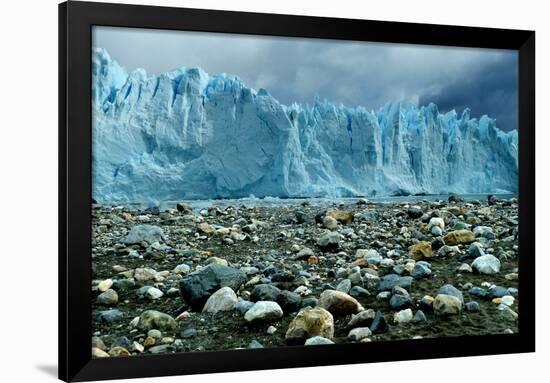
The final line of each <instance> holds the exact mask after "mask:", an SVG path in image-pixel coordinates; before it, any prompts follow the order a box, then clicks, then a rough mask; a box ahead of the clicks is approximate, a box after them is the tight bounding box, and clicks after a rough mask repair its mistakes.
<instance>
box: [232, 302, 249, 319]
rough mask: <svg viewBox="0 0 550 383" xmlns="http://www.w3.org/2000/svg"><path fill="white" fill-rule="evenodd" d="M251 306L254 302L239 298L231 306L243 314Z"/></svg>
mask: <svg viewBox="0 0 550 383" xmlns="http://www.w3.org/2000/svg"><path fill="white" fill-rule="evenodd" d="M252 306H254V302H250V301H245V300H240V301H238V302H237V303H235V306H233V308H234V309H235V310H237V311H239V312H240V313H241V314H243V315H244V314H245V313H246V312H247V311H248V310H250V308H251V307H252Z"/></svg>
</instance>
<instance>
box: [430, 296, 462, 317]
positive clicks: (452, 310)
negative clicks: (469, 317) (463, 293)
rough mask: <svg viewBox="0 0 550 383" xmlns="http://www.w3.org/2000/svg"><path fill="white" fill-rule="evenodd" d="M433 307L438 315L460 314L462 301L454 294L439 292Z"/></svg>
mask: <svg viewBox="0 0 550 383" xmlns="http://www.w3.org/2000/svg"><path fill="white" fill-rule="evenodd" d="M433 309H434V312H435V314H437V315H458V314H460V312H461V311H462V302H461V301H460V299H458V298H457V297H455V296H454V295H447V294H438V295H437V296H436V297H435V300H434V303H433Z"/></svg>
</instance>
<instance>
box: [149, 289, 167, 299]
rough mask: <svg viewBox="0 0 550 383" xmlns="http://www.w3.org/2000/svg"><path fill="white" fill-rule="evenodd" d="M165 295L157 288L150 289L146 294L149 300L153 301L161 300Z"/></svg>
mask: <svg viewBox="0 0 550 383" xmlns="http://www.w3.org/2000/svg"><path fill="white" fill-rule="evenodd" d="M163 295H164V293H163V292H162V291H160V290H159V289H157V288H156V287H151V288H149V289H148V290H147V292H146V293H145V296H146V297H147V298H149V299H152V300H155V299H160V298H162V296H163Z"/></svg>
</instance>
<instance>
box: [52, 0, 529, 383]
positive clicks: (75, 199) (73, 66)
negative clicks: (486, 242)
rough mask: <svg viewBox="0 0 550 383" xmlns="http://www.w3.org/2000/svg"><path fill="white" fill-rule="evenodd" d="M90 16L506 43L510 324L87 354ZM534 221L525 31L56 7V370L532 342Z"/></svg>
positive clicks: (378, 356)
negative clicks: (515, 266) (436, 332)
mask: <svg viewBox="0 0 550 383" xmlns="http://www.w3.org/2000/svg"><path fill="white" fill-rule="evenodd" d="M94 25H102V26H119V27H135V28H153V29H171V30H189V31H208V32H225V33H241V34H253V35H273V36H295V37H311V38H325V39H340V40H359V41H377V42H393V43H414V44H430V45H442V46H458V47H480V48H500V49H513V50H517V51H518V52H519V87H518V89H519V92H518V97H519V100H518V101H519V196H520V198H519V217H520V226H519V231H520V236H519V248H520V254H521V256H520V257H519V269H520V281H519V286H520V288H519V296H520V301H521V304H520V305H519V332H518V333H516V334H511V335H488V336H468V337H454V338H440V339H418V340H402V341H391V342H374V343H356V344H345V345H329V346H318V347H313V348H311V347H309V348H307V349H306V347H304V346H292V347H284V348H271V349H269V348H268V349H255V350H250V349H244V350H232V351H219V352H200V353H181V354H168V355H143V356H135V357H129V358H104V359H92V358H91V347H90V337H91V332H92V331H91V328H92V324H91V320H92V315H91V305H90V302H91V298H92V295H91V294H92V292H91V289H90V285H91V274H92V270H91V233H92V228H91V114H92V110H91V105H92V103H91V30H92V26H94ZM534 225H535V32H534V31H524V30H521V31H520V30H507V29H492V28H475V27H458V26H447V25H429V24H414V23H401V22H385V21H367V20H351V19H337V18H325V17H310V16H291V15H274V14H260V13H246V12H229V11H214V10H201V9H185V8H171V7H158V6H136V5H121V4H106V3H89V2H79V1H69V2H65V3H62V4H60V5H59V378H60V379H62V380H65V381H87V380H102V379H115V378H134V377H151V376H165V375H177V374H197V373H214V372H222V371H238V370H261V369H277V368H289V367H306V366H321V365H335V364H351V363H366V362H381V361H397V360H410V359H425V358H446V357H457V356H473V355H486V354H507V353H523V352H533V351H534V350H535V257H534V255H535V227H534ZM397 343H398V344H397ZM397 345H398V347H396V346H397ZM213 361H215V363H212V362H213Z"/></svg>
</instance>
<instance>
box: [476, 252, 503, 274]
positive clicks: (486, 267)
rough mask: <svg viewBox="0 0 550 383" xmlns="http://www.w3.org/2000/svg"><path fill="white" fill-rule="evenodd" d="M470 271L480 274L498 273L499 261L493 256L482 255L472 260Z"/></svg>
mask: <svg viewBox="0 0 550 383" xmlns="http://www.w3.org/2000/svg"><path fill="white" fill-rule="evenodd" d="M472 269H474V270H476V271H477V272H478V273H480V274H496V273H498V272H499V271H500V261H499V260H498V258H497V257H495V256H494V255H491V254H487V255H483V256H481V257H477V258H476V259H475V260H474V262H473V263H472Z"/></svg>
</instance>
